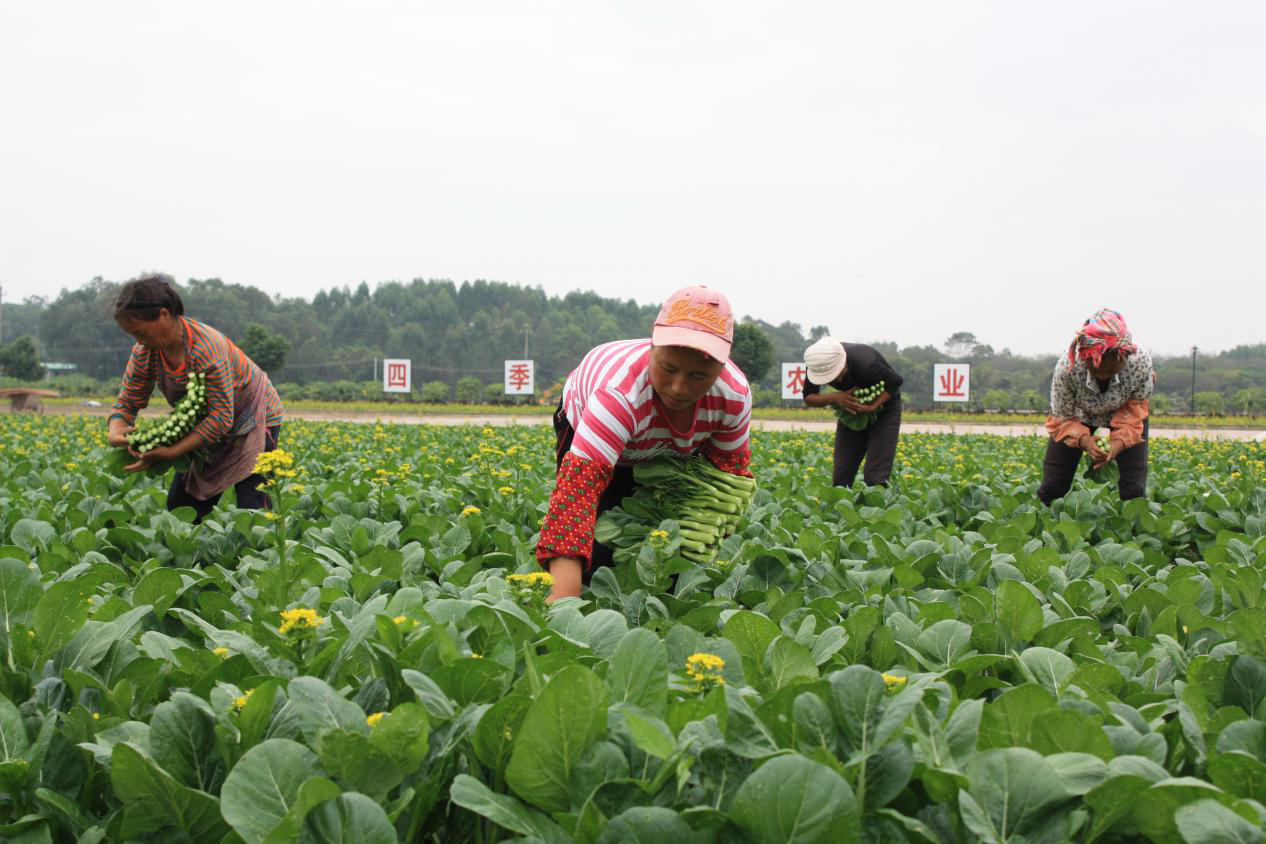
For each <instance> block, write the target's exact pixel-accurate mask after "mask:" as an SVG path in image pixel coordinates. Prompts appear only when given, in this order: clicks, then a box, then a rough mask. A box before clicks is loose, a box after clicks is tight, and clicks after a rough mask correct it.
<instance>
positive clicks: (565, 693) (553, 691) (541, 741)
mask: <svg viewBox="0 0 1266 844" xmlns="http://www.w3.org/2000/svg"><path fill="white" fill-rule="evenodd" d="M609 700H610V693H609V692H608V691H607V687H606V686H605V685H603V683H602V681H601V680H599V679H598V678H597V677H596V676H595V675H594V673H593V672H592V671H590V670H589V669H587V668H585V667H584V666H582V665H569V666H567V667H566V668H563V669H562V670H561V671H559V672H558V673H557V674H555V675H554V676H553V677H552V678H551V679H550V681H549V682H548V683H546V684H545V688H544V689H542V690H541V694H540V697H538V698H537V699H536V701H535V702H534V703H533V704H532V708H531V709H529V710H528V713H527V716H526V717H525V718H524V719H523V726H522V728H521V730H520V734H519V738H518V740H517V741H515V744H514V750H513V751H512V752H511V755H510V764H509V765H508V766H507V767H506V782H507V783H508V784H509V786H510V788H511V789H512V790H513V791H514V793H515V794H518V795H519V796H520V797H522V798H523V799H524V800H526V801H528V802H529V803H531V804H533V805H535V806H538V807H540V808H542V809H545V810H546V811H551V812H563V811H567V809H568V808H569V807H570V805H571V803H570V800H569V796H568V792H567V786H568V782H569V781H570V779H571V772H572V769H573V768H574V767H575V766H576V763H577V762H578V761H579V759H580V757H581V754H583V753H584V752H585V749H586V748H587V747H589V745H591V744H593V743H594V742H595V741H597V740H598V739H599V738H600V737H601V736H602V735H603V734H604V733H605V732H606V727H607V704H608V702H609Z"/></svg>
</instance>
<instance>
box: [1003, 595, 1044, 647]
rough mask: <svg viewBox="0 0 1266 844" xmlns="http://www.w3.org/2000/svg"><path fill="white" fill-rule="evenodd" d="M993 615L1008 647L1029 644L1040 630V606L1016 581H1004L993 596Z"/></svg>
mask: <svg viewBox="0 0 1266 844" xmlns="http://www.w3.org/2000/svg"><path fill="white" fill-rule="evenodd" d="M994 614H995V615H996V616H997V618H998V625H999V627H1000V628H1001V629H1002V631H1003V634H1004V635H1005V636H1006V640H1007V642H1008V643H1009V644H1010V645H1015V644H1017V643H1020V642H1029V641H1032V640H1033V637H1034V636H1036V635H1037V633H1038V631H1039V630H1041V629H1042V622H1043V617H1042V605H1041V604H1040V603H1038V600H1037V598H1035V597H1034V596H1033V593H1032V592H1030V591H1029V589H1028V587H1027V586H1025V585H1024V584H1023V583H1021V582H1019V581H1017V580H1004V581H1003V582H1002V583H999V584H998V589H997V592H996V593H995V594H994Z"/></svg>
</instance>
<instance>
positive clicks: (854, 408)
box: [835, 390, 874, 414]
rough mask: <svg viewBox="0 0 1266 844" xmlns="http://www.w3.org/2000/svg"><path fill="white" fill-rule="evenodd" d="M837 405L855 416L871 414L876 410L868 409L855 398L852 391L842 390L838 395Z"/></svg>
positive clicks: (836, 396)
mask: <svg viewBox="0 0 1266 844" xmlns="http://www.w3.org/2000/svg"><path fill="white" fill-rule="evenodd" d="M835 403H836V404H838V405H839V406H840V407H842V408H844V410H846V411H847V412H849V413H853V414H857V413H870V411H872V410H874V408H872V407H867V406H866V405H864V404H862V403H861V402H860V401H858V400H857V399H856V398H854V397H853V391H852V390H842V391H840V392H838V393H836V394H835Z"/></svg>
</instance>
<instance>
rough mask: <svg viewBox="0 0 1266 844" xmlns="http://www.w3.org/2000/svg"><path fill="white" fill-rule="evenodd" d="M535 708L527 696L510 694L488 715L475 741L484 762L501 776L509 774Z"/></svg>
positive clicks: (480, 721) (483, 719)
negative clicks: (526, 720) (525, 723)
mask: <svg viewBox="0 0 1266 844" xmlns="http://www.w3.org/2000/svg"><path fill="white" fill-rule="evenodd" d="M531 707H532V699H531V698H530V697H528V696H527V695H509V696H507V697H503V698H502V699H501V700H499V701H497V702H496V703H494V704H493V705H492V707H491V708H490V709H489V710H488V711H487V712H486V713H484V716H483V717H482V718H480V719H479V726H477V727H476V728H475V735H474V738H473V739H472V742H471V744H472V746H473V747H474V749H475V756H476V757H478V759H479V761H480V762H481V763H483V764H484V765H486V766H487V767H489V768H491V769H492V770H493V771H496V772H497V773H499V774H503V773H504V772H505V767H506V764H507V763H509V761H510V751H511V749H512V748H513V747H514V740H515V738H517V737H518V735H519V732H520V727H521V725H522V723H523V719H524V718H525V717H527V711H528V710H529V709H530V708H531Z"/></svg>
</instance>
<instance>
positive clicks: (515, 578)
mask: <svg viewBox="0 0 1266 844" xmlns="http://www.w3.org/2000/svg"><path fill="white" fill-rule="evenodd" d="M506 580H507V581H509V582H510V584H511V585H512V586H553V585H554V575H552V574H550V573H549V572H547V571H534V572H531V573H530V574H507V575H506Z"/></svg>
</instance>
